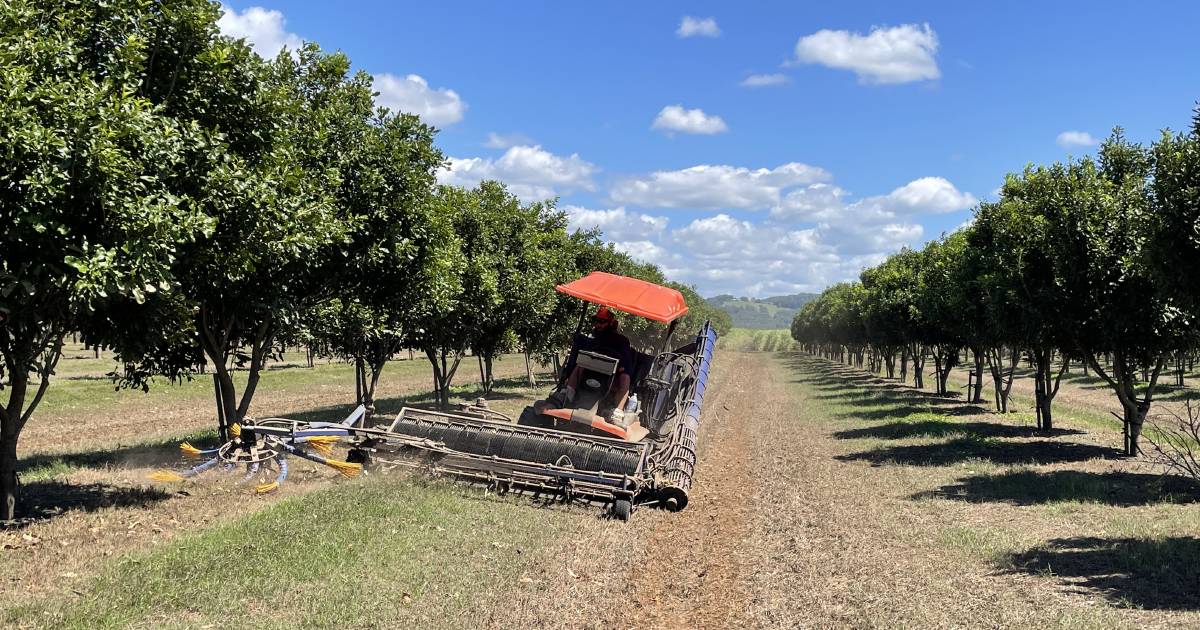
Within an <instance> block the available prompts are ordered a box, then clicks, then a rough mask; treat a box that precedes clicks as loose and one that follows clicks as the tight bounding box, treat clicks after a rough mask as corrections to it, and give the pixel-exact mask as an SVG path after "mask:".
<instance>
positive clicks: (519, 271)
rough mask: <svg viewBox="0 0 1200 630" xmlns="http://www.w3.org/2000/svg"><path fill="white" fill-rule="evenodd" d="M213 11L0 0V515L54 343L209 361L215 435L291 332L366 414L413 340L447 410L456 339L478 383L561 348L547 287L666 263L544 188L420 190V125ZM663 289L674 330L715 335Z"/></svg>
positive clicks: (186, 366)
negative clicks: (566, 209) (673, 312)
mask: <svg viewBox="0 0 1200 630" xmlns="http://www.w3.org/2000/svg"><path fill="white" fill-rule="evenodd" d="M220 11H221V8H220V6H219V5H218V4H216V3H212V2H208V1H207V0H167V1H164V2H155V3H146V2H140V1H138V0H115V1H114V2H106V3H92V2H78V1H71V0H63V1H60V2H51V3H40V2H30V1H26V0H14V1H12V2H5V3H3V4H0V84H2V85H3V86H4V89H3V96H0V98H3V103H0V138H2V143H3V145H4V146H5V147H6V150H5V151H4V152H3V154H2V155H0V224H2V225H4V226H5V229H4V230H2V231H0V396H2V398H0V520H8V519H12V518H13V517H14V516H16V514H17V511H18V488H19V484H18V477H17V471H18V464H17V445H18V441H19V439H20V436H21V434H22V431H23V429H24V428H25V427H26V425H27V423H28V422H29V420H30V419H31V418H32V417H33V415H34V412H35V410H36V409H37V407H38V405H39V404H40V403H41V401H42V400H43V399H44V397H45V394H46V391H47V388H48V387H49V386H50V383H51V382H52V380H53V378H52V377H53V375H54V374H55V370H56V367H57V365H58V362H59V359H60V358H61V356H62V349H63V342H64V339H66V337H67V335H69V334H73V333H78V334H80V335H81V337H82V340H83V341H85V342H86V343H88V344H91V345H93V346H101V347H105V348H108V349H109V350H111V351H112V352H114V353H115V354H116V356H117V357H118V360H119V364H120V365H119V367H118V369H116V370H114V372H113V374H112V377H113V378H114V380H115V382H116V383H117V384H118V385H119V386H121V387H129V388H141V389H143V390H145V389H149V388H150V387H152V386H155V385H156V384H160V383H163V382H172V381H173V382H180V381H186V380H189V379H191V378H193V377H194V376H195V375H196V374H199V373H206V374H208V373H210V374H211V375H212V378H213V381H214V387H215V389H216V397H215V400H216V407H217V410H218V415H219V417H220V419H221V420H220V423H219V424H220V432H221V433H222V434H224V433H225V432H226V431H227V430H228V428H229V427H230V426H231V425H233V424H234V423H237V422H240V421H241V420H242V419H243V418H244V417H246V415H247V414H248V413H249V410H250V408H251V405H252V403H253V399H254V396H255V394H256V392H257V388H258V384H259V382H260V379H261V375H262V373H263V371H264V369H265V368H266V366H267V365H268V362H269V360H270V359H271V358H272V357H277V356H278V355H279V354H280V352H281V351H282V349H283V348H284V347H285V345H287V344H288V343H289V342H290V343H293V344H295V343H297V342H302V343H304V344H305V345H307V346H308V347H310V348H314V349H316V350H318V351H319V352H320V353H322V354H326V355H330V356H335V357H338V358H342V359H345V360H348V361H351V362H353V363H354V364H355V365H356V366H357V367H358V369H357V370H356V371H355V372H356V376H355V380H356V382H357V385H358V386H357V387H356V391H357V392H358V399H359V401H360V402H362V403H363V404H366V405H367V406H368V408H373V407H374V391H375V387H376V385H377V384H378V382H379V379H380V373H381V371H382V370H383V369H384V366H386V365H387V362H388V359H390V358H392V357H393V356H394V355H395V354H396V353H397V352H399V351H400V349H401V348H413V349H417V350H419V351H420V352H421V353H422V354H424V355H425V357H426V358H427V359H428V360H429V362H430V367H431V370H432V373H433V377H434V378H433V381H434V390H435V393H436V394H437V399H438V401H439V402H440V403H441V404H442V405H443V406H445V405H448V403H449V393H450V387H451V383H452V382H453V376H454V373H455V371H456V370H457V368H458V366H459V364H460V363H461V361H462V359H463V357H464V356H466V355H467V353H468V352H469V351H471V352H473V354H474V355H475V356H477V357H479V360H480V365H481V373H482V376H483V382H484V391H485V392H486V391H487V390H489V389H490V388H491V383H492V382H493V381H494V377H493V376H492V367H491V365H492V363H493V361H494V359H495V358H496V357H497V356H498V355H499V354H500V353H503V352H511V351H514V350H519V351H523V352H525V353H527V355H534V356H536V357H538V358H542V359H545V358H547V357H550V356H551V355H553V354H554V353H556V352H558V351H559V350H560V349H561V348H562V347H563V346H564V345H565V343H564V341H565V340H566V339H567V338H568V336H569V332H567V331H569V329H570V327H571V325H572V324H573V322H574V321H575V320H576V318H577V317H578V313H577V310H575V309H571V308H567V307H568V306H569V304H568V303H567V302H565V301H563V300H562V299H560V298H558V297H557V296H556V294H555V292H554V286H555V285H556V284H558V283H561V282H564V281H567V280H570V279H573V278H575V277H578V276H580V275H582V274H584V273H586V272H590V271H594V270H604V271H609V272H614V273H621V274H624V275H632V276H636V277H641V278H645V279H648V280H653V281H662V280H663V277H662V273H661V271H659V270H658V269H657V268H655V267H653V266H652V265H645V264H639V263H636V262H634V261H633V260H632V259H630V258H629V257H628V256H626V255H624V254H622V253H620V252H617V251H615V250H613V248H612V247H611V246H610V245H606V244H605V243H604V242H603V241H602V240H601V239H600V236H599V234H598V233H575V234H571V233H568V231H567V229H566V220H565V217H564V215H563V213H561V212H560V211H558V210H556V209H555V204H554V202H553V201H550V202H541V203H525V202H522V201H521V200H520V199H518V198H517V197H516V196H515V195H513V194H512V193H510V192H509V191H508V190H507V189H506V188H505V187H504V186H503V185H502V184H500V183H498V182H484V183H482V184H480V185H479V186H478V187H477V188H475V189H472V190H466V189H460V188H452V187H446V186H439V185H438V184H437V181H436V178H435V173H436V171H437V169H438V168H439V167H440V166H441V165H442V164H443V163H444V156H443V154H442V153H441V151H440V150H439V149H438V148H437V147H436V145H435V144H434V139H435V135H436V130H435V129H433V128H432V127H430V126H428V125H426V124H424V123H422V122H421V121H420V120H419V119H418V118H417V117H415V116H413V115H410V114H405V113H402V112H392V111H388V110H386V109H384V108H379V107H376V106H375V105H374V96H375V94H374V92H373V91H372V86H371V77H370V76H369V75H368V74H366V73H364V72H354V71H352V69H351V63H350V60H349V59H348V58H347V57H346V56H345V55H344V54H341V53H330V52H327V51H324V50H322V49H321V48H320V47H319V46H318V45H316V44H313V43H308V44H305V45H304V46H303V47H302V48H301V49H299V50H291V51H283V52H281V54H280V55H279V56H278V57H276V58H274V59H263V58H261V57H260V56H258V55H257V54H255V53H254V52H253V51H252V50H251V49H250V47H249V46H248V45H247V43H246V42H245V41H242V40H233V39H230V38H228V37H224V36H222V35H220V33H219V31H218V28H217V25H216V22H217V19H218V17H219V15H220ZM678 288H680V289H681V290H683V291H684V292H685V293H686V294H687V296H688V298H689V304H690V305H691V306H692V312H690V313H689V315H688V318H687V319H686V320H685V321H684V322H683V325H684V326H685V328H684V330H688V329H689V328H696V327H698V323H699V322H701V321H703V320H704V319H706V318H712V319H714V321H715V322H716V323H717V326H718V329H719V330H726V329H728V327H729V325H730V324H729V318H728V316H727V315H725V314H724V313H721V312H717V311H715V310H713V309H711V308H708V307H707V305H706V304H705V303H704V301H703V300H701V299H700V298H699V296H697V295H696V294H695V292H694V291H692V290H691V289H690V288H688V287H678ZM631 328H632V327H631ZM547 332H549V333H550V334H546V333H547ZM235 369H240V370H243V371H244V372H245V378H244V379H240V378H238V379H235V377H234V370H235ZM527 374H529V375H530V376H531V375H532V370H527Z"/></svg>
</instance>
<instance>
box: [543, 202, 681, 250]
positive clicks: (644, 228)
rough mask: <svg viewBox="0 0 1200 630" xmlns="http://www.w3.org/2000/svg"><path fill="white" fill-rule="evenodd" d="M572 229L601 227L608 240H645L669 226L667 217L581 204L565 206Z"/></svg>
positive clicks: (655, 235)
mask: <svg viewBox="0 0 1200 630" xmlns="http://www.w3.org/2000/svg"><path fill="white" fill-rule="evenodd" d="M563 211H564V212H566V213H567V220H568V227H569V228H570V229H571V230H591V229H593V228H599V229H600V231H601V232H602V233H603V234H604V237H605V239H606V240H610V241H644V240H645V239H647V238H649V237H657V236H658V235H660V234H662V232H663V230H665V229H666V228H667V221H668V219H667V217H658V216H651V215H648V214H641V213H638V212H629V211H627V210H625V208H624V207H620V208H613V209H611V210H592V209H590V208H584V207H581V206H565V207H564V208H563Z"/></svg>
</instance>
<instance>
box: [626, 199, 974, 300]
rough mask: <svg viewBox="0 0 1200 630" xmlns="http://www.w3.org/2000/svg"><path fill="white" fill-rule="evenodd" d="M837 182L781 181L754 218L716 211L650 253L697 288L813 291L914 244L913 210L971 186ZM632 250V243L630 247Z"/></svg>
mask: <svg viewBox="0 0 1200 630" xmlns="http://www.w3.org/2000/svg"><path fill="white" fill-rule="evenodd" d="M847 196H848V193H847V192H846V191H844V190H843V189H841V188H839V187H838V186H836V185H834V184H832V183H829V182H825V181H818V182H815V183H810V184H803V185H791V186H785V187H784V194H783V197H782V199H780V201H779V203H778V205H776V206H774V207H773V208H772V211H771V214H770V217H769V218H768V219H767V220H766V221H763V222H754V221H751V220H748V219H745V218H741V217H738V216H736V215H735V214H734V213H733V212H721V213H718V214H715V215H713V216H709V217H704V218H699V219H695V220H693V221H691V222H690V223H688V224H687V225H685V226H683V227H680V228H678V229H675V230H670V231H664V232H663V234H662V237H661V238H660V239H658V240H655V239H654V238H647V239H644V240H647V241H649V243H650V244H652V245H657V246H659V248H660V249H663V250H665V252H663V251H657V250H651V249H649V248H646V247H643V248H642V249H643V250H645V251H653V255H654V258H653V259H651V258H650V257H649V254H646V255H645V259H646V260H651V261H652V262H655V263H657V264H659V265H661V266H663V267H664V269H668V268H669V269H671V270H672V271H671V273H670V274H669V275H670V277H671V278H672V279H673V280H680V281H683V282H689V283H693V284H696V285H697V286H698V287H699V288H700V291H701V293H702V294H705V295H711V294H714V293H733V294H735V295H751V296H763V295H772V294H780V293H792V292H795V291H812V290H820V289H821V288H823V287H825V286H827V285H829V284H830V283H833V282H841V281H843V280H849V279H853V278H855V277H856V276H857V275H858V274H859V272H860V271H861V270H862V269H863V268H864V267H868V266H871V265H875V264H878V263H879V262H881V261H882V260H883V259H884V258H885V257H886V256H887V255H888V254H889V253H891V252H894V251H896V250H898V249H900V248H901V247H904V246H910V247H911V246H919V245H920V243H921V241H922V239H923V238H924V237H925V233H926V230H925V228H924V226H922V225H921V224H920V222H919V220H918V219H916V218H915V216H916V215H929V214H939V213H945V212H950V211H954V210H963V209H965V208H967V207H970V206H971V205H974V203H975V202H976V199H975V197H974V196H973V195H971V194H970V193H966V192H962V191H960V190H958V189H957V188H956V187H955V186H954V185H953V184H951V183H950V182H949V181H947V180H946V179H944V178H941V177H922V178H918V179H915V180H913V181H911V182H908V183H907V184H904V185H903V186H900V187H897V188H896V189H894V190H892V191H891V192H889V193H887V194H883V195H875V196H869V197H865V198H862V199H859V200H856V201H847V199H846V198H847ZM631 251H632V248H631Z"/></svg>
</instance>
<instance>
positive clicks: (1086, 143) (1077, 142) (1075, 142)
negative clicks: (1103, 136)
mask: <svg viewBox="0 0 1200 630" xmlns="http://www.w3.org/2000/svg"><path fill="white" fill-rule="evenodd" d="M1056 142H1058V146H1060V147H1062V148H1064V149H1070V148H1074V147H1094V146H1096V145H1098V144H1100V141H1099V140H1097V139H1096V138H1094V137H1093V136H1092V134H1090V133H1088V132H1086V131H1064V132H1062V133H1060V134H1058V138H1057V140H1056Z"/></svg>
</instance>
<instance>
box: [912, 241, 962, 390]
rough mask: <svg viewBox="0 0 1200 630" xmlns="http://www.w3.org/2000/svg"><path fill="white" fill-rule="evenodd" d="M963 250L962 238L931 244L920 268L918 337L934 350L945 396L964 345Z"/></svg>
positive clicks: (936, 374) (938, 379)
mask: <svg viewBox="0 0 1200 630" xmlns="http://www.w3.org/2000/svg"><path fill="white" fill-rule="evenodd" d="M962 249H963V242H962V239H961V238H956V237H950V238H943V239H942V240H936V241H930V242H929V244H928V245H926V246H925V249H923V250H922V251H921V258H920V266H919V267H918V269H917V292H916V304H915V307H916V310H917V311H918V312H919V313H920V322H921V328H920V330H919V331H918V335H919V337H920V338H921V341H922V342H923V343H924V345H925V346H926V347H928V348H930V349H931V351H932V354H933V361H934V379H935V380H936V383H935V385H936V389H937V393H939V394H943V395H944V394H946V393H947V390H946V381H947V380H948V379H949V378H950V370H952V369H953V368H954V366H955V364H956V363H957V362H958V351H959V350H960V349H961V348H962V345H963V337H962V328H961V327H960V324H959V321H960V318H961V314H960V313H959V312H958V310H957V308H956V307H957V305H958V302H957V301H956V299H955V293H956V292H957V287H956V286H955V280H956V278H957V274H956V272H955V268H956V267H957V265H959V264H960V263H961V261H962Z"/></svg>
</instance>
